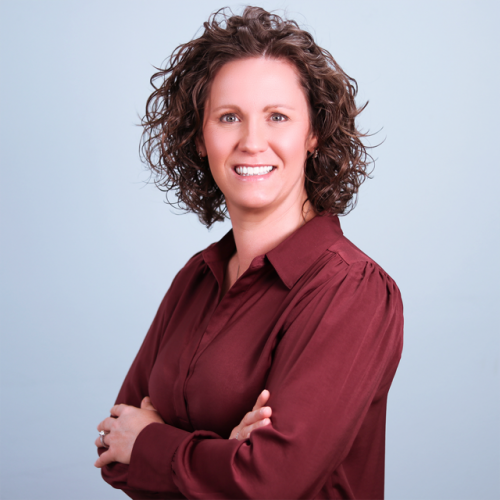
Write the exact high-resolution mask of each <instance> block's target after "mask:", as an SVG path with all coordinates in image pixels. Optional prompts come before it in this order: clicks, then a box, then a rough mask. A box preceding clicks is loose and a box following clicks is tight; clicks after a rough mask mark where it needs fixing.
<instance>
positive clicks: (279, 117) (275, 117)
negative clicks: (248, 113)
mask: <svg viewBox="0 0 500 500" xmlns="http://www.w3.org/2000/svg"><path fill="white" fill-rule="evenodd" d="M287 120H288V117H286V116H285V115H282V114H281V113H273V114H272V115H271V121H272V122H286V121H287Z"/></svg>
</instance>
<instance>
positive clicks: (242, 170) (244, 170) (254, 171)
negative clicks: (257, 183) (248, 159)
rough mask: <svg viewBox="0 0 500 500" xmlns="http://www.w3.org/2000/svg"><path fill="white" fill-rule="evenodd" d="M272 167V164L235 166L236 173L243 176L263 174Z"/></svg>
mask: <svg viewBox="0 0 500 500" xmlns="http://www.w3.org/2000/svg"><path fill="white" fill-rule="evenodd" d="M273 169H274V167H273V166H272V165H265V166H259V167H236V168H235V170H236V173H237V174H238V175H241V176H243V177H247V176H251V175H265V174H268V173H269V172H271V170H273Z"/></svg>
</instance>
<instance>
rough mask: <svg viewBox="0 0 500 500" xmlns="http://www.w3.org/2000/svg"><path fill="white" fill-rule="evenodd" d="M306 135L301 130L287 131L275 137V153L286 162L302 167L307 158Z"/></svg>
mask: <svg viewBox="0 0 500 500" xmlns="http://www.w3.org/2000/svg"><path fill="white" fill-rule="evenodd" d="M307 137H308V136H307V134H305V133H304V131H303V130H297V131H293V132H292V133H291V131H287V133H282V134H280V135H279V136H277V137H275V149H276V150H277V151H276V152H277V153H278V154H279V155H280V156H281V157H282V158H283V159H284V160H286V161H287V163H290V162H292V163H293V164H297V165H300V166H303V164H304V161H305V159H306V157H307V148H306V142H307Z"/></svg>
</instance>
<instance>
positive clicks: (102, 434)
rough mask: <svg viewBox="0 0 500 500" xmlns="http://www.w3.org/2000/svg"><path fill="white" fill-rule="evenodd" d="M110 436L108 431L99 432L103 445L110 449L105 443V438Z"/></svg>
mask: <svg viewBox="0 0 500 500" xmlns="http://www.w3.org/2000/svg"><path fill="white" fill-rule="evenodd" d="M107 434H109V432H106V431H99V438H100V439H101V444H102V445H103V446H104V448H109V446H108V445H107V444H106V443H105V442H104V436H106V435H107Z"/></svg>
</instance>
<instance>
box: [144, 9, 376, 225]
mask: <svg viewBox="0 0 500 500" xmlns="http://www.w3.org/2000/svg"><path fill="white" fill-rule="evenodd" d="M226 12H227V10H226V8H224V9H220V10H219V11H217V12H215V13H214V14H212V15H211V16H210V18H209V20H208V21H207V22H205V23H204V25H203V26H204V28H205V31H204V33H203V35H202V36H200V37H199V38H196V39H194V40H191V41H190V42H188V43H185V44H182V45H179V46H178V47H177V48H176V49H175V51H174V52H173V54H172V55H171V56H170V58H169V60H168V62H167V64H166V67H165V68H164V69H161V68H156V69H158V70H159V71H158V72H157V73H155V74H154V75H153V76H152V77H151V85H152V86H153V88H154V92H153V93H152V94H151V96H150V97H149V99H148V101H147V104H146V113H145V115H144V117H143V119H142V122H141V124H142V126H143V127H144V130H143V133H142V137H141V145H140V153H141V158H142V160H143V161H144V163H146V164H147V166H148V167H149V168H150V169H151V173H152V175H153V176H154V177H155V180H154V182H155V184H156V185H157V186H158V187H159V188H160V189H162V190H163V191H165V192H166V194H167V203H169V204H170V205H177V206H179V207H180V208H182V209H183V210H185V211H187V212H194V213H196V214H197V215H198V217H199V219H200V221H201V222H202V223H204V224H205V225H206V226H207V227H210V226H211V225H212V224H213V223H214V222H216V221H222V220H224V218H225V217H226V216H227V207H226V204H225V198H224V195H223V193H222V192H221V190H220V189H219V187H218V186H217V184H216V183H215V181H214V179H213V177H212V174H211V172H210V168H209V165H208V162H207V161H206V160H205V159H200V158H199V157H198V153H197V148H196V144H195V139H196V138H197V137H201V134H202V126H203V113H204V106H205V101H206V99H207V97H208V92H209V91H210V84H211V82H212V81H213V78H214V76H215V75H216V73H217V71H218V70H219V69H220V68H221V67H222V66H223V65H224V64H226V63H228V62H230V61H234V60H237V59H243V58H247V57H268V58H273V59H280V60H287V61H290V62H291V63H293V64H294V65H295V67H296V68H297V70H298V73H299V75H300V80H301V83H302V86H303V88H304V89H305V93H306V96H307V98H308V100H309V108H310V113H311V125H312V130H313V132H314V134H315V135H316V137H317V140H318V156H317V158H314V156H310V157H308V159H307V160H306V166H305V188H306V192H307V196H308V200H309V201H310V203H311V204H312V206H313V207H314V209H315V210H316V212H317V213H323V212H329V213H331V214H346V213H348V212H349V211H350V210H352V208H354V206H355V204H356V198H357V192H358V190H359V187H360V185H361V184H362V183H363V182H364V180H365V179H366V178H367V177H369V172H368V171H367V167H368V165H369V164H370V163H371V161H372V158H371V156H370V155H369V154H368V153H367V150H366V147H365V146H364V145H363V143H362V142H361V138H363V137H366V135H367V134H363V133H361V132H360V131H358V130H357V128H356V125H355V119H356V117H357V116H358V115H359V113H361V111H363V109H364V108H365V107H366V105H367V103H366V104H365V105H364V106H362V107H360V108H358V107H357V106H356V103H355V97H356V94H357V90H358V89H357V83H356V81H355V80H354V79H353V78H351V77H349V76H348V75H347V74H346V73H345V72H344V71H343V70H342V68H341V67H340V66H339V65H338V64H337V62H336V61H335V60H334V58H333V57H332V55H331V54H330V53H329V52H328V51H327V50H325V49H322V48H321V47H319V46H318V45H316V43H315V42H314V39H313V37H312V36H311V34H310V33H308V32H307V31H304V30H302V29H300V28H299V26H298V24H297V23H296V22H295V21H292V20H286V19H282V18H281V17H279V16H278V15H276V14H271V13H269V12H267V11H265V10H264V9H261V8H259V7H246V8H245V10H244V12H243V14H242V15H241V16H238V15H233V14H232V12H231V11H229V13H230V14H231V15H228V14H227V13H226ZM158 81H159V82H160V84H159V85H157V82H158ZM170 191H174V193H175V195H176V197H177V201H176V202H170V201H169V200H168V193H169V192H170Z"/></svg>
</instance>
